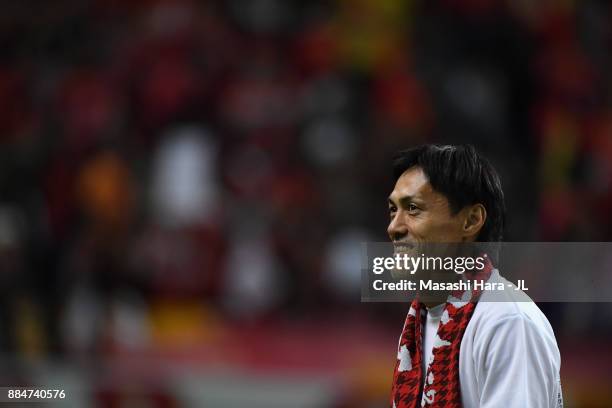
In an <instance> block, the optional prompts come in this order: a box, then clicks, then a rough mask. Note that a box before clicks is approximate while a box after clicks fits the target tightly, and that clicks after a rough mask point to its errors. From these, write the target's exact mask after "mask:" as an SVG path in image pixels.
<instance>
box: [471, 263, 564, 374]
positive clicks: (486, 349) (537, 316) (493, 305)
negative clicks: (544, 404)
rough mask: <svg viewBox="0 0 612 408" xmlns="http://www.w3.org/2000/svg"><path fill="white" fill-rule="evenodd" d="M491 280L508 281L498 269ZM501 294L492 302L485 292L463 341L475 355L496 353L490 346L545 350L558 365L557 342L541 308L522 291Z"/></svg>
mask: <svg viewBox="0 0 612 408" xmlns="http://www.w3.org/2000/svg"><path fill="white" fill-rule="evenodd" d="M491 279H492V280H496V281H499V282H503V283H504V284H507V283H508V281H506V280H505V279H504V278H503V277H501V276H500V275H499V273H498V272H497V271H495V273H494V275H493V276H492V277H491ZM502 296H503V297H499V296H497V295H496V296H495V301H487V299H488V298H489V297H488V296H487V293H484V294H483V296H482V298H481V301H480V302H478V304H477V305H476V308H475V309H474V314H473V315H472V319H471V320H470V323H469V324H468V326H467V328H466V332H465V336H466V337H467V338H466V339H465V340H466V341H469V342H471V343H472V350H473V352H474V354H475V355H474V357H477V358H485V357H486V355H487V354H490V353H491V352H495V350H492V348H499V347H502V348H504V349H506V350H509V349H512V350H515V351H520V350H517V349H520V348H521V347H530V348H532V350H525V352H526V353H528V352H529V353H531V352H533V351H537V352H539V353H544V354H546V355H548V357H549V358H550V359H552V360H553V362H554V363H555V365H556V366H559V365H560V356H559V349H558V346H557V341H556V339H555V335H554V332H553V329H552V326H551V325H550V323H549V321H548V319H547V318H546V316H545V315H544V313H542V311H541V310H540V308H539V307H538V306H537V305H536V304H535V303H534V302H533V301H532V300H531V299H530V298H529V296H527V295H526V294H525V293H524V292H522V291H515V290H514V288H512V289H511V290H509V291H507V294H504V295H502ZM489 299H490V298H489ZM525 340H528V343H529V344H527V343H526V342H525Z"/></svg>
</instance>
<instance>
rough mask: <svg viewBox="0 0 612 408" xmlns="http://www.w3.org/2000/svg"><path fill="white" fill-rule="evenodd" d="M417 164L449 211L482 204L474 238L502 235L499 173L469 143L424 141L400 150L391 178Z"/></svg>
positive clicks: (503, 208) (503, 214)
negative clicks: (479, 225)
mask: <svg viewBox="0 0 612 408" xmlns="http://www.w3.org/2000/svg"><path fill="white" fill-rule="evenodd" d="M417 166H418V167H420V168H421V169H422V170H423V173H425V175H426V176H427V178H428V179H429V183H430V184H431V186H432V187H433V189H434V190H435V191H437V192H439V193H441V194H443V195H444V196H445V197H446V198H447V199H448V203H449V205H450V208H451V211H452V212H453V214H456V213H458V212H459V211H460V210H461V209H462V208H465V207H466V206H468V205H472V204H477V203H480V204H482V205H483V206H484V207H485V209H486V210H487V219H486V221H485V224H484V225H483V227H482V229H481V230H480V233H479V234H478V237H477V238H476V241H478V242H499V241H501V240H502V238H503V231H504V224H505V220H506V206H505V204H504V192H503V191H502V187H501V181H500V179H499V175H498V174H497V172H496V171H495V169H494V168H493V166H492V165H491V163H489V161H488V160H487V159H485V158H484V157H482V156H481V155H480V154H479V153H478V152H477V151H476V149H475V148H474V146H472V145H435V144H426V145H422V146H418V147H415V148H411V149H407V150H402V151H400V152H398V153H397V154H396V155H395V157H394V158H393V176H394V180H395V181H396V182H397V179H399V178H400V176H401V175H402V174H404V172H405V171H406V170H408V169H409V168H411V167H417Z"/></svg>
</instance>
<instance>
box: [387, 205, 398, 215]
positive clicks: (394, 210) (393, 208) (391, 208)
mask: <svg viewBox="0 0 612 408" xmlns="http://www.w3.org/2000/svg"><path fill="white" fill-rule="evenodd" d="M396 212H397V208H396V207H395V206H390V207H389V216H391V217H393V216H394V215H395V213H396Z"/></svg>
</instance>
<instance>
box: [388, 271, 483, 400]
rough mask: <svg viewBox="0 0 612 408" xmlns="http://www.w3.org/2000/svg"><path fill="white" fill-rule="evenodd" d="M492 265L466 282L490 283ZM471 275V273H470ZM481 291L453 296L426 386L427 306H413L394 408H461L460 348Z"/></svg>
mask: <svg viewBox="0 0 612 408" xmlns="http://www.w3.org/2000/svg"><path fill="white" fill-rule="evenodd" d="M492 269H493V268H492V265H491V263H490V262H489V261H488V259H487V263H486V264H485V267H484V268H483V270H481V271H478V272H476V273H473V274H471V275H469V276H466V278H468V279H470V280H484V281H487V280H488V279H489V277H490V275H491V271H492ZM466 275H467V272H466ZM479 296H480V291H476V290H472V291H471V292H467V293H464V292H454V293H452V294H451V296H449V298H448V300H447V302H446V306H445V307H444V311H443V312H442V316H441V318H440V324H439V326H438V332H437V335H436V337H435V340H434V345H433V350H432V355H433V361H430V362H429V365H428V366H427V376H426V377H425V381H424V382H423V367H422V355H421V353H422V352H423V350H422V348H423V324H424V323H425V318H426V316H427V309H426V308H425V305H424V304H423V303H421V302H419V301H418V299H415V300H413V301H412V304H411V305H410V310H409V311H408V315H407V316H406V321H405V323H404V329H403V330H402V335H401V337H400V341H399V344H398V350H397V362H396V364H395V371H394V374H393V388H392V390H391V407H392V408H416V407H418V406H424V407H427V406H429V407H437V408H458V407H461V406H462V404H461V389H460V384H459V348H460V347H461V339H462V338H463V334H464V333H465V328H466V327H467V325H468V323H469V322H470V319H471V318H472V314H473V313H474V309H475V308H476V302H477V301H478V298H479Z"/></svg>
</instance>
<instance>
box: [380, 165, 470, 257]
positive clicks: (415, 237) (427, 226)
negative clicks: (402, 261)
mask: <svg viewBox="0 0 612 408" xmlns="http://www.w3.org/2000/svg"><path fill="white" fill-rule="evenodd" d="M389 215H390V217H391V221H390V223H389V227H388V228H387V232H388V234H389V238H391V241H392V242H393V243H394V245H395V246H396V248H397V249H398V250H397V251H396V252H411V250H413V249H415V245H419V244H422V243H432V242H461V241H462V240H463V235H462V227H463V223H464V218H463V216H462V212H461V211H460V212H459V213H458V214H456V215H453V214H452V212H451V209H450V206H449V203H448V200H447V199H446V197H445V196H444V195H442V194H440V193H438V192H436V191H435V190H434V189H433V188H432V186H431V184H429V180H428V179H427V176H426V175H425V173H423V170H422V169H421V168H420V167H411V168H409V169H408V170H406V171H405V172H404V174H402V176H401V177H400V178H399V179H398V180H397V182H396V183H395V188H394V189H393V192H392V193H391V195H390V196H389Z"/></svg>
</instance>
